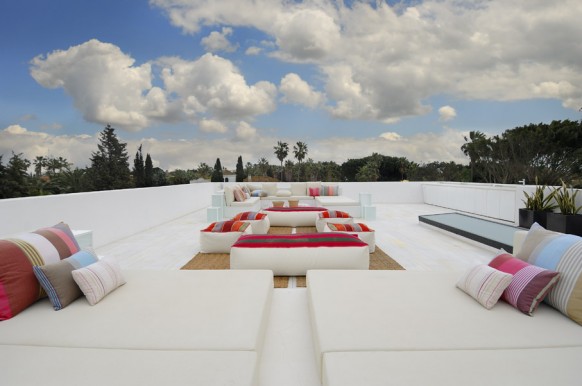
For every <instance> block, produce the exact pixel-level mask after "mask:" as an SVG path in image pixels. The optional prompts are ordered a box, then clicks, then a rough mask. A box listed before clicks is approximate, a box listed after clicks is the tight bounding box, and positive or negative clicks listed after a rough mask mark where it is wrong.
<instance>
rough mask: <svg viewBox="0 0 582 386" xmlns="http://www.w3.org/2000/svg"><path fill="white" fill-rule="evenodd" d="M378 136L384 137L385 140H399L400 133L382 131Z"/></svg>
mask: <svg viewBox="0 0 582 386" xmlns="http://www.w3.org/2000/svg"><path fill="white" fill-rule="evenodd" d="M380 137H381V138H384V139H385V140H387V141H399V140H400V139H402V136H401V135H400V134H398V133H392V132H386V133H382V134H380Z"/></svg>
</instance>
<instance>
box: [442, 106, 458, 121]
mask: <svg viewBox="0 0 582 386" xmlns="http://www.w3.org/2000/svg"><path fill="white" fill-rule="evenodd" d="M456 116H457V110H455V109H454V108H453V107H451V106H443V107H441V108H440V109H439V119H440V120H441V121H445V122H446V121H450V120H451V119H454V118H455V117H456Z"/></svg>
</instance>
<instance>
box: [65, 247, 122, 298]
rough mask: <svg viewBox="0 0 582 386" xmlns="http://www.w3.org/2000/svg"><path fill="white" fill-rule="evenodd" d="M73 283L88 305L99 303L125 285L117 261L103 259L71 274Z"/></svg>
mask: <svg viewBox="0 0 582 386" xmlns="http://www.w3.org/2000/svg"><path fill="white" fill-rule="evenodd" d="M72 273H73V279H74V280H75V283H77V285H78V286H79V288H81V291H82V292H83V294H85V297H86V298H87V301H88V302H89V304H90V305H92V306H94V305H95V304H97V303H99V301H101V300H102V299H103V298H104V297H105V296H107V294H109V293H111V292H113V291H114V290H115V289H116V288H117V287H119V286H122V285H123V284H125V279H124V278H123V275H122V274H121V268H120V267H119V264H118V263H117V261H115V260H114V259H111V258H104V259H101V260H99V261H98V262H97V263H94V264H91V265H89V266H87V267H85V268H81V269H77V270H75V271H73V272H72Z"/></svg>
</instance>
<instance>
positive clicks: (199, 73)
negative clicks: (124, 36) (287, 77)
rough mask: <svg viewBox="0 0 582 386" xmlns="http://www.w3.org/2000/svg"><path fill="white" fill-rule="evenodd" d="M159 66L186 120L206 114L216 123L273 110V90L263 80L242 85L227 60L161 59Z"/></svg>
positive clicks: (205, 56) (274, 87) (168, 89)
mask: <svg viewBox="0 0 582 386" xmlns="http://www.w3.org/2000/svg"><path fill="white" fill-rule="evenodd" d="M159 62H160V64H161V65H162V66H163V67H164V69H163V70H162V79H163V81H164V84H165V87H166V90H167V91H168V92H170V93H175V94H176V95H177V96H178V97H179V99H180V100H181V102H182V104H183V108H182V109H183V111H184V112H185V113H186V114H187V115H189V116H190V117H195V116H197V115H198V114H200V113H209V114H211V115H212V116H213V117H214V118H215V119H217V120H220V121H228V120H233V121H234V120H241V119H249V118H251V117H253V116H255V115H259V114H267V113H270V112H272V111H273V110H274V109H275V107H276V96H277V87H276V86H275V85H274V84H272V83H270V82H265V81H260V82H257V83H255V84H253V85H249V84H247V83H246V80H245V78H244V76H243V75H242V74H241V72H240V71H239V69H238V68H237V67H236V66H235V65H234V64H233V63H232V62H231V61H229V60H227V59H224V58H221V57H219V56H216V55H213V54H210V53H208V54H205V55H203V56H202V57H201V58H199V59H198V60H195V61H187V60H183V59H180V58H164V59H161V60H160V61H159Z"/></svg>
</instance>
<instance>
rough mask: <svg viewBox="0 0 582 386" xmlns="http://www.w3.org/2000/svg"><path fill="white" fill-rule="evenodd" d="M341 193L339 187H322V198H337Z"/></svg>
mask: <svg viewBox="0 0 582 386" xmlns="http://www.w3.org/2000/svg"><path fill="white" fill-rule="evenodd" d="M338 192H339V187H338V186H337V185H322V186H321V195H322V196H337V195H338Z"/></svg>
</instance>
